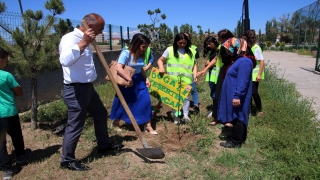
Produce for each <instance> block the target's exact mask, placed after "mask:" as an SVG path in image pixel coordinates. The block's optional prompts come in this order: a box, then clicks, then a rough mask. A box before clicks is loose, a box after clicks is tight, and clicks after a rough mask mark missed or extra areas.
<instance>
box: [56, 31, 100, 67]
mask: <svg viewBox="0 0 320 180" xmlns="http://www.w3.org/2000/svg"><path fill="white" fill-rule="evenodd" d="M94 39H95V35H94V31H93V30H92V29H91V28H89V29H88V30H86V31H85V32H84V34H83V37H82V39H81V41H80V42H78V43H77V42H76V41H77V38H76V37H74V36H71V35H69V36H64V37H63V38H62V39H61V42H60V45H59V52H60V63H61V65H62V66H65V67H69V66H71V65H72V64H74V63H75V62H76V61H77V60H79V58H80V57H81V56H83V55H84V54H82V53H83V51H84V50H85V48H86V47H87V46H88V45H89V44H90V43H92V42H93V40H94Z"/></svg>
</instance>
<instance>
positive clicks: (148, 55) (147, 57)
mask: <svg viewBox="0 0 320 180" xmlns="http://www.w3.org/2000/svg"><path fill="white" fill-rule="evenodd" d="M150 52H151V50H150V47H148V48H147V51H146V52H145V56H144V65H148V64H149V57H150Z"/></svg>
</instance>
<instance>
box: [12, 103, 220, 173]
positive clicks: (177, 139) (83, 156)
mask: <svg viewBox="0 0 320 180" xmlns="http://www.w3.org/2000/svg"><path fill="white" fill-rule="evenodd" d="M201 110H202V112H205V113H206V110H205V108H204V107H201ZM108 112H110V111H108ZM191 113H192V110H191ZM203 114H204V113H203ZM203 116H204V115H203ZM209 121H210V120H209ZM209 121H208V122H209ZM152 122H153V127H154V128H155V129H156V131H157V132H158V133H159V135H151V134H149V133H147V132H143V134H144V137H145V139H146V141H147V142H148V144H149V146H150V147H160V148H161V149H162V150H163V151H164V153H165V155H166V157H165V158H163V159H158V160H152V159H148V158H145V157H143V156H142V155H141V154H139V153H138V152H137V151H136V148H142V145H141V143H140V141H139V139H138V138H137V136H136V133H135V131H134V129H133V127H132V126H131V125H122V128H123V129H124V131H123V132H121V133H117V132H115V131H111V132H109V133H110V139H111V140H112V141H113V142H122V143H123V144H124V145H125V147H124V148H123V149H122V150H119V151H111V152H109V153H108V154H106V155H99V154H98V153H97V149H96V143H95V140H92V139H94V138H90V133H86V131H90V130H91V131H93V129H91V127H90V129H87V130H85V131H83V133H82V136H81V138H80V140H79V143H78V146H77V149H76V158H77V160H79V161H80V162H82V163H84V164H86V165H88V166H90V167H91V168H92V169H91V170H89V171H86V172H77V171H70V170H66V169H60V167H59V165H60V160H61V158H60V156H61V151H62V150H61V147H62V141H63V137H62V136H57V135H54V134H52V131H51V130H50V129H49V128H46V125H44V124H40V125H39V127H40V128H38V129H37V130H35V131H32V130H31V129H30V123H22V125H21V126H22V129H23V135H24V140H25V146H26V147H27V148H30V149H32V150H33V155H32V157H31V158H30V159H29V164H28V165H27V166H24V167H22V169H21V168H19V172H18V173H17V174H16V175H15V176H14V177H15V178H14V179H140V178H142V179H150V177H152V176H151V174H153V173H160V174H161V173H174V171H173V172H171V171H168V168H169V165H168V164H167V160H168V159H170V157H174V156H177V155H178V154H179V152H182V151H185V150H186V147H187V146H188V145H190V144H193V143H195V142H196V141H197V140H198V139H199V138H201V135H197V134H194V133H192V132H190V127H189V126H188V125H186V124H185V125H180V126H177V125H175V124H174V123H173V120H172V117H171V116H170V109H169V108H168V107H167V106H165V105H163V106H162V108H161V111H160V113H159V114H158V115H157V116H156V117H155V118H154V119H153V120H152ZM110 123H111V122H108V124H110ZM109 129H110V128H109ZM141 130H143V129H142V128H141ZM212 130H213V131H214V133H216V134H217V135H218V134H219V133H220V130H219V129H217V127H215V128H213V129H212ZM88 136H89V138H88ZM91 136H92V137H94V135H93V133H92V135H91ZM218 141H219V140H218ZM219 142H220V141H219ZM219 142H217V143H215V145H214V148H213V149H212V151H213V152H218V151H220V150H221V148H220V147H219ZM216 144H218V145H216ZM7 146H8V152H9V154H11V158H12V161H13V162H14V160H15V155H14V151H13V146H12V143H11V139H10V138H9V137H7ZM173 176H174V175H173ZM178 179H179V178H178Z"/></svg>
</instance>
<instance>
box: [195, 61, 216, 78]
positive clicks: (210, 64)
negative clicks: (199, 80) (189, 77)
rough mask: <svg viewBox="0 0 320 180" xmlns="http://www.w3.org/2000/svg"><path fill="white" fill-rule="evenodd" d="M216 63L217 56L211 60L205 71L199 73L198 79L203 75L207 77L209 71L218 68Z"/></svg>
mask: <svg viewBox="0 0 320 180" xmlns="http://www.w3.org/2000/svg"><path fill="white" fill-rule="evenodd" d="M216 63H217V56H215V57H214V58H213V59H212V60H211V62H210V63H209V64H208V65H207V66H206V67H205V68H204V69H203V70H201V71H200V72H198V73H197V77H198V76H200V75H202V76H203V75H205V74H206V72H207V71H208V69H210V68H212V67H215V66H216Z"/></svg>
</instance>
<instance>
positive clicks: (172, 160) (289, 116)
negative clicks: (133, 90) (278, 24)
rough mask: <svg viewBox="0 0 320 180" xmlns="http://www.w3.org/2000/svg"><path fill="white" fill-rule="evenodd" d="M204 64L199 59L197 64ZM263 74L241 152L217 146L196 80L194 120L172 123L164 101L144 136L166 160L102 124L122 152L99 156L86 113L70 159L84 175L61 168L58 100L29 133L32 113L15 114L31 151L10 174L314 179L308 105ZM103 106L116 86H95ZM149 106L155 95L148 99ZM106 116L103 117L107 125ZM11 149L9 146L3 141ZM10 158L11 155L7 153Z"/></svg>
mask: <svg viewBox="0 0 320 180" xmlns="http://www.w3.org/2000/svg"><path fill="white" fill-rule="evenodd" d="M199 62H200V64H199V66H200V67H203V64H204V60H200V61H199ZM265 73H266V79H265V80H264V81H263V82H262V83H260V88H259V91H260V96H261V98H262V103H263V107H264V112H265V114H264V115H263V116H261V117H258V116H250V120H249V126H248V139H247V141H246V143H245V144H244V145H243V146H242V148H239V149H225V148H222V147H220V146H219V143H220V142H221V140H220V139H219V137H218V136H219V134H220V133H221V127H222V126H221V125H217V126H214V127H209V126H207V124H208V123H209V122H210V119H208V118H207V113H208V109H210V105H211V103H212V102H211V98H210V96H209V87H208V83H207V82H204V79H205V78H204V77H201V78H200V80H199V82H198V85H197V89H198V92H199V101H200V102H201V107H200V109H201V113H200V114H199V115H194V114H192V109H191V117H192V120H193V122H192V123H190V124H188V125H180V126H176V125H174V124H173V121H172V117H171V115H170V108H168V107H166V106H165V105H163V106H162V108H161V109H160V113H159V114H158V116H157V117H155V118H154V119H153V126H154V127H155V128H156V130H157V131H158V133H159V135H157V136H153V135H150V134H148V133H144V136H145V138H146V140H147V142H148V143H149V145H150V146H151V147H161V148H162V149H163V151H164V152H165V154H166V157H165V158H164V159H160V160H150V159H146V158H144V157H143V156H141V155H140V154H139V153H137V151H136V150H135V148H141V147H142V146H141V144H140V141H139V140H138V139H137V136H136V134H135V132H134V130H133V128H132V127H131V126H128V125H123V126H122V127H123V129H124V131H123V132H122V133H117V132H115V131H113V129H112V128H111V127H110V126H108V130H109V132H110V136H111V140H112V141H117V142H122V143H123V144H124V145H125V148H124V150H122V151H114V152H110V153H109V154H107V155H105V156H101V155H98V154H97V150H96V147H95V146H96V143H95V136H94V130H93V125H92V118H91V117H90V116H88V120H87V122H86V125H85V129H84V131H83V133H82V136H81V139H80V141H79V143H78V147H77V150H76V157H77V158H78V160H80V161H81V162H82V163H85V164H86V165H88V166H90V167H91V168H92V170H90V171H87V172H75V171H69V170H62V169H60V168H59V162H60V156H61V144H62V138H63V137H61V136H57V135H54V134H52V127H53V126H55V123H59V122H63V121H64V120H65V119H66V107H65V105H64V103H63V101H62V100H61V99H57V100H56V101H54V102H52V103H50V104H46V106H42V107H40V109H39V114H38V117H39V121H41V122H40V125H39V127H40V128H39V129H37V130H35V131H31V129H30V123H29V122H27V121H28V119H29V118H30V115H29V114H28V113H25V115H24V116H23V117H21V119H22V120H23V121H25V122H23V123H22V126H23V134H24V138H25V144H26V147H29V148H31V149H32V150H33V151H34V153H33V156H32V157H31V159H30V161H29V165H27V166H25V167H23V169H22V170H21V171H20V172H19V173H18V174H17V175H16V176H15V177H16V179H168V180H169V179H217V180H218V179H228V180H229V179H231V180H233V179H234V180H238V179H259V180H260V179H268V180H269V179H295V180H300V179H320V161H319V159H320V142H319V140H320V134H319V123H318V122H316V121H314V117H315V112H313V111H312V110H310V107H311V104H310V102H308V101H307V100H305V99H304V98H302V97H300V95H299V94H298V92H297V91H296V89H295V87H294V85H293V84H291V83H288V82H286V81H284V80H282V79H278V78H277V74H276V73H277V71H276V68H275V67H273V66H272V65H269V66H267V67H266V72H265ZM95 88H96V90H97V92H98V93H99V94H100V97H101V99H102V101H103V102H104V105H105V107H106V108H107V109H108V112H110V108H111V105H112V100H113V97H114V94H115V92H114V90H113V87H112V85H111V83H106V84H101V85H97V86H96V87H95ZM152 102H153V105H156V104H157V100H156V99H154V98H152ZM110 123H111V121H109V120H108V124H110ZM8 142H9V143H8V150H9V153H10V152H11V151H12V150H13V147H12V145H11V143H10V138H8ZM11 157H12V158H14V153H13V154H12V155H11Z"/></svg>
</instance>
